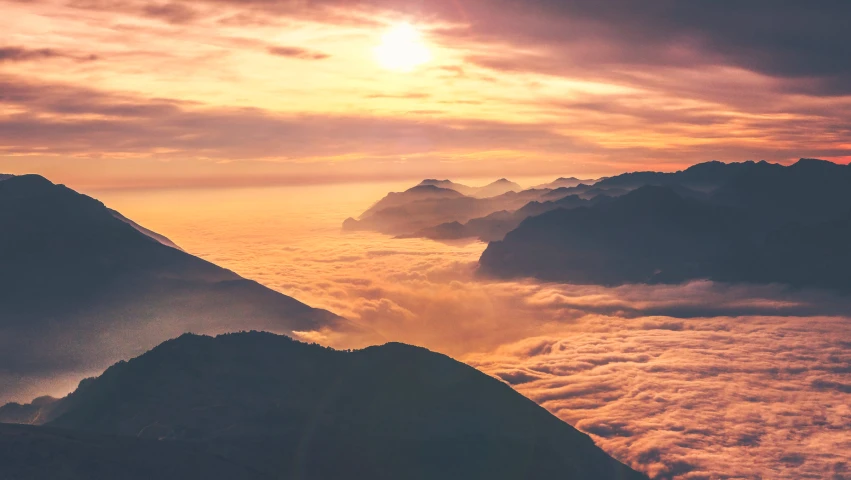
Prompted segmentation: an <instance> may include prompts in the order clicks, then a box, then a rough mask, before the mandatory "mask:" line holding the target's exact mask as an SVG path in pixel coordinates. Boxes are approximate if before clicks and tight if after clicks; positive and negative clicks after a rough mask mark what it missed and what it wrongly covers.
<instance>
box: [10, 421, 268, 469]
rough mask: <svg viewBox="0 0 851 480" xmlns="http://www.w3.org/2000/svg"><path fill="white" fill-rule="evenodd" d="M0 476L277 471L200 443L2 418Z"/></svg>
mask: <svg viewBox="0 0 851 480" xmlns="http://www.w3.org/2000/svg"><path fill="white" fill-rule="evenodd" d="M199 447H200V448H199ZM0 478H3V479H4V480H5V479H8V480H54V479H62V480H115V479H121V480H150V479H154V478H155V479H162V480H184V479H190V478H203V479H210V480H217V479H221V480H226V479H227V480H230V479H246V480H248V479H252V480H253V479H258V480H260V479H264V480H265V479H268V480H271V479H273V478H275V477H273V476H271V475H263V474H261V473H260V472H257V471H255V470H252V469H251V468H247V467H243V466H241V465H237V464H235V463H233V462H231V461H228V460H226V459H224V458H221V457H219V456H216V455H214V454H212V453H209V452H207V451H206V448H203V446H199V445H190V444H178V443H169V444H164V443H162V442H157V441H154V440H142V439H136V438H129V437H117V436H114V435H98V434H92V433H83V432H73V431H67V430H60V429H55V428H45V427H32V426H25V425H2V424H0Z"/></svg>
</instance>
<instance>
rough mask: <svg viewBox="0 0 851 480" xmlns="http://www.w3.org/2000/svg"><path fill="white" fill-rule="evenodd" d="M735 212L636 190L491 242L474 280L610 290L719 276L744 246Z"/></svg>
mask: <svg viewBox="0 0 851 480" xmlns="http://www.w3.org/2000/svg"><path fill="white" fill-rule="evenodd" d="M749 237H750V234H749V229H748V222H747V221H746V219H745V218H744V217H742V216H740V215H737V214H736V212H734V211H732V210H730V209H728V208H724V207H716V206H712V205H706V204H703V203H701V202H699V201H697V200H694V199H688V198H682V197H680V196H679V195H677V194H676V193H675V192H674V191H673V190H671V189H669V188H666V187H641V188H639V189H637V190H635V191H633V192H631V193H629V194H627V195H624V196H623V197H620V198H618V199H615V200H612V201H610V202H607V203H602V204H600V205H597V206H594V207H590V208H578V209H573V210H563V209H560V210H554V211H551V212H548V213H544V214H543V215H539V216H537V217H531V218H529V219H527V220H526V221H524V222H523V223H521V224H520V226H519V227H518V228H517V229H516V230H514V231H512V232H510V233H509V234H508V235H506V237H505V240H504V241H502V242H492V243H491V244H490V245H489V246H488V248H487V249H486V250H485V252H484V253H483V254H482V257H481V260H480V268H481V271H482V273H485V274H488V275H495V276H498V277H515V276H529V277H538V278H541V279H545V280H560V281H569V282H575V283H593V284H605V285H615V284H621V283H643V282H650V283H656V282H664V283H669V282H681V281H684V280H686V279H690V278H696V277H697V278H700V277H712V276H716V275H721V274H722V273H724V272H721V271H719V270H718V269H719V268H721V266H722V265H727V264H728V263H729V262H730V261H731V260H730V259H729V256H730V255H732V254H734V253H735V252H740V251H742V250H743V249H744V248H745V247H744V246H742V245H740V244H744V245H747V240H748V239H749Z"/></svg>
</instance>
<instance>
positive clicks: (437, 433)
mask: <svg viewBox="0 0 851 480" xmlns="http://www.w3.org/2000/svg"><path fill="white" fill-rule="evenodd" d="M52 408H53V409H52V411H51V412H50V413H49V414H48V415H44V416H43V417H42V418H45V419H48V418H52V420H51V421H49V422H48V425H49V426H52V427H61V428H64V429H72V430H80V431H87V432H93V433H100V434H117V435H128V436H137V437H141V438H154V439H163V440H169V441H181V442H182V441H191V442H197V443H203V444H206V445H208V446H209V449H210V451H213V452H215V453H216V454H218V455H220V456H222V457H223V458H226V459H228V460H230V461H232V462H234V463H237V464H240V465H246V466H250V467H252V468H255V469H257V470H260V471H263V472H275V473H276V474H277V475H278V478H305V479H307V478H315V479H335V478H340V479H343V478H346V479H350V478H364V479H366V478H369V479H388V480H389V479H398V478H406V479H423V480H425V479H435V478H442V479H459V480H460V479H465V480H466V479H470V478H488V479H518V478H524V479H545V478H546V479H550V478H571V479H577V480H579V479H589V480H591V479H594V480H597V479H601V480H605V479H612V480H614V479H618V480H622V479H640V478H644V477H642V476H640V475H639V474H637V473H635V472H633V471H631V470H629V469H628V468H627V467H625V466H623V465H622V464H620V463H618V462H616V461H615V460H613V459H611V458H610V457H608V456H607V455H606V454H605V453H604V452H603V451H602V450H600V449H599V448H598V447H596V446H595V445H594V444H593V442H592V441H591V440H590V438H589V437H588V436H586V435H584V434H582V433H581V432H578V431H576V430H575V429H573V428H572V427H571V426H569V425H567V424H566V423H564V422H562V421H561V420H559V419H557V418H556V417H554V416H552V415H551V414H550V413H549V412H547V411H546V410H544V409H543V408H542V407H540V406H538V405H536V404H535V403H534V402H532V401H531V400H528V399H526V398H525V397H523V396H521V395H520V394H518V393H516V392H515V391H514V390H512V389H511V388H510V387H509V386H507V385H506V384H504V383H502V382H500V381H498V380H496V379H494V378H492V377H489V376H487V375H485V374H483V373H481V372H479V371H477V370H475V369H473V368H472V367H469V366H467V365H464V364H462V363H459V362H456V361H454V360H452V359H450V358H448V357H445V356H443V355H440V354H436V353H432V352H429V351H428V350H425V349H422V348H417V347H411V346H407V345H402V344H387V345H384V346H380V347H370V348H367V349H364V350H358V351H351V352H347V351H336V350H331V349H327V348H324V347H320V346H317V345H308V344H304V343H299V342H296V341H293V340H290V339H289V338H286V337H281V336H276V335H271V334H266V333H256V332H251V333H241V334H230V335H223V336H219V337H216V338H210V337H202V336H195V335H184V336H182V337H180V338H178V339H175V340H171V341H168V342H165V343H163V344H162V345H160V346H158V347H156V348H155V349H153V350H152V351H150V352H148V353H146V354H144V355H142V356H140V357H138V358H136V359H133V360H131V361H129V362H121V363H119V364H116V365H114V366H113V367H111V368H109V369H108V370H107V371H106V372H104V374H103V375H101V376H100V377H98V378H96V379H91V380H86V381H84V382H83V383H81V384H80V387H79V388H78V389H77V391H76V392H74V393H73V394H71V395H69V396H68V397H66V398H65V399H62V400H61V401H60V402H58V403H57V404H54V406H53V407H52ZM160 443H166V442H160Z"/></svg>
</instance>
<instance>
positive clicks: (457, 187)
mask: <svg viewBox="0 0 851 480" xmlns="http://www.w3.org/2000/svg"><path fill="white" fill-rule="evenodd" d="M421 185H431V186H435V187H439V188H447V189H449V190H454V191H456V192H458V193H461V194H463V195H466V196H473V195H475V193H476V190H478V189H479V188H478V187H468V186H467V185H462V184H460V183H455V182H453V181H451V180H435V179H432V178H430V179H426V180H423V181H422V182H420V184H419V185H418V186H421Z"/></svg>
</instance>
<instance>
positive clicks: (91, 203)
mask: <svg viewBox="0 0 851 480" xmlns="http://www.w3.org/2000/svg"><path fill="white" fill-rule="evenodd" d="M0 225H2V226H3V228H0V265H2V268H0V306H2V307H0V308H2V314H0V330H2V332H3V334H2V335H0V365H3V368H4V370H5V373H6V374H7V375H5V376H2V377H0V401H2V400H8V399H10V398H11V397H10V396H11V395H14V392H15V391H16V389H17V388H18V387H19V386H21V385H24V384H25V383H26V382H27V381H28V379H32V378H35V377H37V376H39V375H42V376H49V377H58V376H60V374H61V373H63V372H73V373H74V374H75V375H79V374H80V372H90V371H97V370H102V369H103V368H105V367H106V366H108V365H110V364H112V363H113V362H115V361H116V360H118V359H120V358H124V357H126V356H128V355H135V354H139V353H141V352H144V351H146V350H147V349H149V348H151V347H153V346H154V345H157V344H159V343H160V342H162V341H163V340H166V339H168V338H173V337H175V336H177V335H180V334H181V333H183V332H185V331H190V330H192V331H198V332H203V333H223V332H228V331H234V330H244V329H263V330H270V331H275V332H280V333H288V332H292V331H293V330H298V331H309V330H314V329H319V328H322V327H323V326H329V325H334V326H337V327H339V328H343V329H344V330H345V329H346V328H347V325H349V324H348V322H347V321H346V320H344V319H342V318H340V317H337V316H336V315H334V314H332V313H330V312H327V311H324V310H317V309H313V308H311V307H309V306H307V305H305V304H303V303H301V302H298V301H296V300H294V299H292V298H290V297H287V296H285V295H282V294H280V293H277V292H275V291H273V290H270V289H268V288H266V287H264V286H262V285H260V284H258V283H256V282H253V281H250V280H246V279H244V278H242V277H240V276H239V275H237V274H235V273H233V272H231V271H229V270H225V269H223V268H220V267H218V266H216V265H213V264H212V263H209V262H206V261H204V260H201V259H199V258H197V257H193V256H192V255H189V254H187V253H185V252H183V251H181V250H178V249H176V248H172V247H170V246H167V245H164V244H163V243H165V242H164V241H163V240H162V238H164V237H161V236H159V238H160V239H159V240H157V239H155V238H157V237H158V236H157V235H156V234H152V233H148V234H145V233H142V232H141V231H140V228H141V227H138V226H133V225H132V224H130V223H128V221H126V220H121V219H119V218H117V215H116V213H115V212H113V211H111V210H109V209H108V208H107V207H105V206H104V205H103V204H102V203H100V202H98V201H97V200H94V199H92V198H90V197H87V196H85V195H81V194H78V193H76V192H74V191H73V190H71V189H69V188H67V187H64V186H62V185H54V184H53V183H51V182H50V181H48V180H46V179H45V178H43V177H40V176H36V175H24V176H16V177H12V178H8V179H6V180H3V181H2V182H0ZM9 378H11V379H12V380H11V381H10V380H8V379H9Z"/></svg>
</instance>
